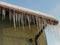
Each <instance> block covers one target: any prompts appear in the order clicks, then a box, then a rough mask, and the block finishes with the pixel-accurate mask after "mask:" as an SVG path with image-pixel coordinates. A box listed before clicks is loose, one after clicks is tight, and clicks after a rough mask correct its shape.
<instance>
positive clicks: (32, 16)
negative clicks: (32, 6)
mask: <svg viewBox="0 0 60 45" xmlns="http://www.w3.org/2000/svg"><path fill="white" fill-rule="evenodd" d="M32 19H33V23H34V25H35V19H34V16H32Z"/></svg>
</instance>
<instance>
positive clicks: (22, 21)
mask: <svg viewBox="0 0 60 45" xmlns="http://www.w3.org/2000/svg"><path fill="white" fill-rule="evenodd" d="M21 23H22V26H23V30H24V20H23V13H22V15H21Z"/></svg>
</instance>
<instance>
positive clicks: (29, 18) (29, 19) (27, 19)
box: [27, 15, 30, 29]
mask: <svg viewBox="0 0 60 45" xmlns="http://www.w3.org/2000/svg"><path fill="white" fill-rule="evenodd" d="M27 20H28V26H29V29H30V18H29V16H28V15H27Z"/></svg>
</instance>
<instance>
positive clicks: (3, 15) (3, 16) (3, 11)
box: [2, 9, 5, 20]
mask: <svg viewBox="0 0 60 45" xmlns="http://www.w3.org/2000/svg"><path fill="white" fill-rule="evenodd" d="M2 20H5V10H4V9H2Z"/></svg>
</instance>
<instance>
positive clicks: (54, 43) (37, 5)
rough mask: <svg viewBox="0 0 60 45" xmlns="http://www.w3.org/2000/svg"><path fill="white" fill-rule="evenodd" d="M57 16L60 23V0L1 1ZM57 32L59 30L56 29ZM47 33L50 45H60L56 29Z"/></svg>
mask: <svg viewBox="0 0 60 45" xmlns="http://www.w3.org/2000/svg"><path fill="white" fill-rule="evenodd" d="M0 1H4V2H8V3H11V4H15V5H18V6H22V7H25V8H28V9H32V10H36V11H40V12H43V13H47V14H50V15H52V16H55V17H56V18H57V20H59V21H60V0H0ZM56 30H57V29H56ZM45 32H46V37H47V42H48V45H60V41H59V39H57V38H58V37H57V36H56V32H55V31H54V29H50V32H49V31H45Z"/></svg>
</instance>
